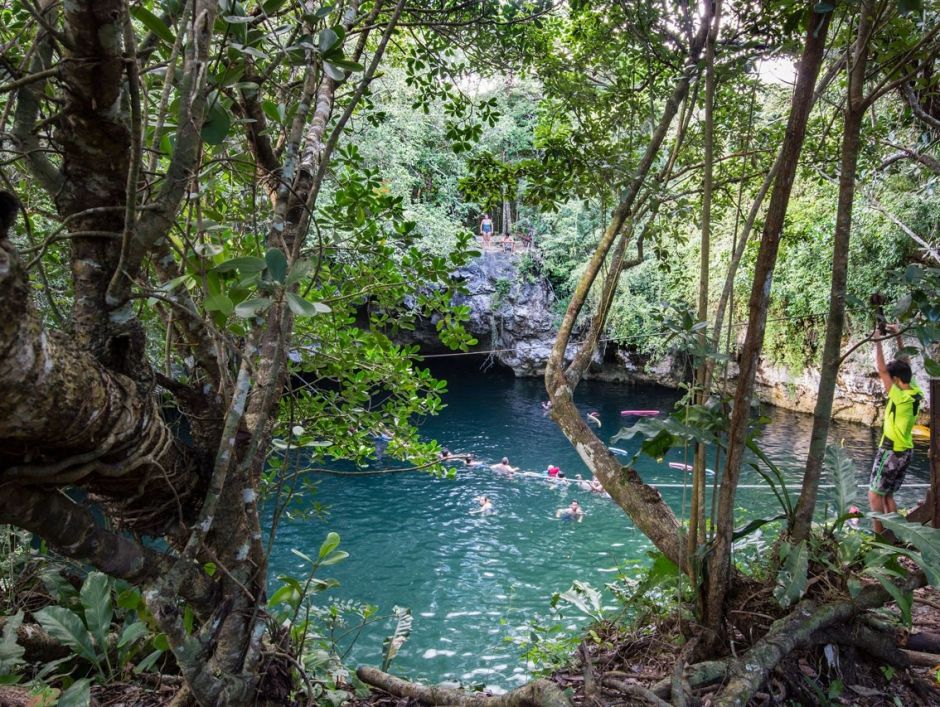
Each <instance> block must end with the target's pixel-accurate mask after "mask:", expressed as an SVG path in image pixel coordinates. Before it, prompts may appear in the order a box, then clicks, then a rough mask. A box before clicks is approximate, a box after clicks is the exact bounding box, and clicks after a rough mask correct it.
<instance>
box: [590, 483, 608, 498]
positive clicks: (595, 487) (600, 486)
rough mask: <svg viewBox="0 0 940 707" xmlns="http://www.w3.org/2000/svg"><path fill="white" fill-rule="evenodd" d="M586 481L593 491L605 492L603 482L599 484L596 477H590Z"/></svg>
mask: <svg viewBox="0 0 940 707" xmlns="http://www.w3.org/2000/svg"><path fill="white" fill-rule="evenodd" d="M588 483H589V484H590V486H591V491H593V492H594V493H603V494H607V491H606V490H605V489H604V486H603V484H601V482H600V481H598V480H597V479H591V480H590V482H588ZM607 495H610V494H607Z"/></svg>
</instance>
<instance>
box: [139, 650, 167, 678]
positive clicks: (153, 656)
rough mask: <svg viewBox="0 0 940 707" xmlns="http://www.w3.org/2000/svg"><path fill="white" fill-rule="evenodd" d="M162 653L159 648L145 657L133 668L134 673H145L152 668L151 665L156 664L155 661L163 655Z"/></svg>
mask: <svg viewBox="0 0 940 707" xmlns="http://www.w3.org/2000/svg"><path fill="white" fill-rule="evenodd" d="M163 653H164V651H162V650H160V649H159V648H158V649H157V650H155V651H153V652H151V653H149V654H148V655H147V657H146V658H144V659H143V660H142V661H140V662H139V663H138V664H137V665H135V666H134V672H135V673H138V674H139V673H145V672H147V671H148V670H150V669H151V668H152V667H153V664H154V663H156V662H157V659H158V658H159V657H160V656H161V655H163Z"/></svg>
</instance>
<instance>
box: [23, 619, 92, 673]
mask: <svg viewBox="0 0 940 707" xmlns="http://www.w3.org/2000/svg"><path fill="white" fill-rule="evenodd" d="M33 616H35V617H36V620H37V621H38V622H39V625H40V626H42V627H43V628H44V629H46V631H47V632H48V633H49V634H50V635H51V636H52V637H53V638H55V639H56V640H58V641H59V642H60V643H64V644H65V645H67V646H68V647H69V648H71V649H72V650H73V651H75V653H77V654H78V656H79V657H81V658H84V659H85V660H87V661H88V662H89V663H94V664H95V665H97V664H98V655H97V654H96V653H95V648H94V645H93V644H92V639H91V634H90V633H88V631H87V630H86V629H85V625H84V624H83V623H82V620H81V619H80V618H79V617H78V614H75V613H73V612H72V611H69V610H68V609H66V608H65V607H64V606H47V607H45V608H44V609H40V610H39V611H37V612H35V613H34V614H33Z"/></svg>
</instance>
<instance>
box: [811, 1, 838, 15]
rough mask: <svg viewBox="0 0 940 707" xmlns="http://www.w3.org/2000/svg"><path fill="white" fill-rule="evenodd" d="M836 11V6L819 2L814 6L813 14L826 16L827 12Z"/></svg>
mask: <svg viewBox="0 0 940 707" xmlns="http://www.w3.org/2000/svg"><path fill="white" fill-rule="evenodd" d="M835 9H836V6H835V5H833V4H832V3H831V2H818V3H816V4H815V5H814V6H813V12H815V13H816V14H817V15H825V14H826V13H827V12H832V11H833V10H835Z"/></svg>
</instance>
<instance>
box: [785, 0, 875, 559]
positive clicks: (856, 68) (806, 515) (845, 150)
mask: <svg viewBox="0 0 940 707" xmlns="http://www.w3.org/2000/svg"><path fill="white" fill-rule="evenodd" d="M873 13H874V3H873V2H872V1H871V0H866V2H864V3H862V6H861V9H860V14H859V23H858V33H857V36H856V39H855V51H854V56H853V58H852V61H851V62H850V66H851V71H850V72H849V77H848V81H849V88H848V96H847V99H846V108H845V126H844V131H843V133H842V161H841V171H840V174H839V200H838V207H837V211H836V228H835V235H834V238H833V246H832V284H831V286H830V291H829V315H828V317H827V319H826V340H825V344H824V345H823V358H822V368H821V370H820V376H819V389H818V392H817V394H816V406H815V408H814V410H813V432H812V435H811V436H810V444H809V452H808V454H807V457H806V468H805V471H804V473H803V487H802V490H801V491H800V500H799V502H798V503H797V507H796V514H795V518H794V522H793V527H792V528H791V529H790V531H791V535H792V536H793V539H794V540H795V541H796V542H799V541H800V540H803V539H805V538H807V537H808V536H809V533H810V528H811V527H812V522H813V512H814V511H815V510H816V496H817V494H818V491H819V478H820V476H821V474H822V466H823V459H824V457H825V454H826V443H827V441H828V439H829V423H830V419H831V417H832V399H833V395H834V393H835V387H836V378H837V376H838V374H839V366H840V365H841V363H842V356H841V348H842V332H843V328H844V326H845V296H846V284H847V281H848V270H849V240H850V238H851V235H852V204H853V202H854V200H855V175H856V171H857V166H858V152H859V146H860V135H861V130H862V119H863V118H864V116H865V110H866V108H867V107H868V106H867V104H866V101H865V100H864V98H863V95H862V90H863V88H864V81H865V71H866V68H867V66H868V47H869V44H870V40H871V33H872V23H873V21H874V17H873Z"/></svg>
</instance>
